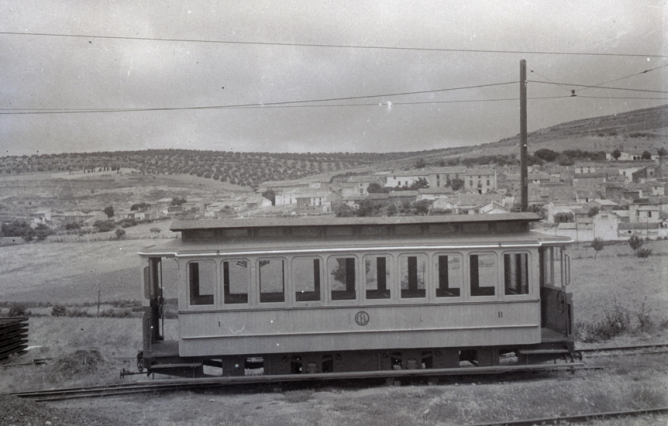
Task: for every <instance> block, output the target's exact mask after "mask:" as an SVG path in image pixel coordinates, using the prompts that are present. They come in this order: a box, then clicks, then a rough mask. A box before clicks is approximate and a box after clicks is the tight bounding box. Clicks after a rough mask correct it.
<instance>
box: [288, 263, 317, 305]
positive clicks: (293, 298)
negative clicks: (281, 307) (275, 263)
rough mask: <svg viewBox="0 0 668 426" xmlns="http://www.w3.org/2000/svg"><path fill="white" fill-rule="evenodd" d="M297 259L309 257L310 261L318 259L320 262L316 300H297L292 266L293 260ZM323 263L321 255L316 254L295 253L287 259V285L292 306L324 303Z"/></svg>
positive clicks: (293, 265)
mask: <svg viewBox="0 0 668 426" xmlns="http://www.w3.org/2000/svg"><path fill="white" fill-rule="evenodd" d="M299 259H309V260H311V261H313V260H315V259H318V261H319V262H320V270H319V279H320V289H319V290H320V297H319V299H317V300H297V283H296V281H295V273H294V267H295V260H299ZM323 265H326V262H325V260H324V259H323V257H322V256H318V255H308V254H303V255H297V256H293V257H292V258H290V261H289V268H288V285H287V287H289V288H290V290H289V293H290V303H291V304H292V306H297V307H304V306H323V305H324V304H325V300H326V294H325V293H326V287H327V285H326V282H325V270H324V268H323Z"/></svg>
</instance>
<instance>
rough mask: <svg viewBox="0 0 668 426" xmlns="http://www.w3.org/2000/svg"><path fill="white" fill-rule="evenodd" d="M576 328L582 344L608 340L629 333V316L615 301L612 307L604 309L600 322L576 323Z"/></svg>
mask: <svg viewBox="0 0 668 426" xmlns="http://www.w3.org/2000/svg"><path fill="white" fill-rule="evenodd" d="M576 328H577V333H578V335H579V337H580V338H581V339H582V340H583V341H584V342H588V343H589V342H599V341H601V340H610V339H612V338H613V337H616V336H619V335H621V334H624V333H626V332H628V331H631V314H630V313H629V311H628V309H626V308H624V307H623V306H621V305H619V304H618V303H617V301H615V302H614V304H613V306H611V307H608V308H606V310H605V316H604V318H603V319H602V320H600V321H598V322H595V323H593V324H583V323H578V325H577V327H576Z"/></svg>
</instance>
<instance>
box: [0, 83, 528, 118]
mask: <svg viewBox="0 0 668 426" xmlns="http://www.w3.org/2000/svg"><path fill="white" fill-rule="evenodd" d="M509 84H517V82H516V81H510V82H504V83H490V84H477V85H473V86H461V87H450V88H446V89H430V90H418V91H412V92H398V93H385V94H378V95H362V96H346V97H339V98H325V99H306V100H296V101H280V102H263V103H253V104H236V105H212V106H195V107H163V108H91V109H84V108H71V109H39V108H23V109H18V108H13V109H2V110H0V111H2V112H0V114H4V115H10V114H12V115H17V114H63V113H77V114H80V113H93V112H141V111H175V110H202V109H228V108H249V107H266V106H273V105H291V104H303V103H317V102H332V101H349V100H357V99H370V98H381V97H392V96H408V95H420V94H426V93H441V92H450V91H456V90H470V89H480V88H487V87H494V86H505V85H509Z"/></svg>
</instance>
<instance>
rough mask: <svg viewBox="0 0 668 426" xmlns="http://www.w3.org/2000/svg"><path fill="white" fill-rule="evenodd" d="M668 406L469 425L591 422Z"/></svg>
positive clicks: (655, 411) (663, 410)
mask: <svg viewBox="0 0 668 426" xmlns="http://www.w3.org/2000/svg"><path fill="white" fill-rule="evenodd" d="M667 413H668V407H663V408H647V409H641V410H626V411H611V412H606V413H588V414H575V415H572V416H559V417H545V418H541V419H529V420H501V421H494V422H488V423H475V424H472V425H469V426H532V425H552V424H554V425H557V424H562V423H561V422H589V421H592V420H601V419H611V418H615V417H631V416H642V415H645V414H667Z"/></svg>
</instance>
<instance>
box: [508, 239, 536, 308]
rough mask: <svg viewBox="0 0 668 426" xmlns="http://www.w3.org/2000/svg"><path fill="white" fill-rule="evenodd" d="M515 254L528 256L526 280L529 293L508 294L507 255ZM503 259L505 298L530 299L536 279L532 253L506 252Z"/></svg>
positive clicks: (525, 251)
mask: <svg viewBox="0 0 668 426" xmlns="http://www.w3.org/2000/svg"><path fill="white" fill-rule="evenodd" d="M513 254H519V255H526V280H527V292H526V293H517V294H512V293H507V292H506V289H507V287H506V255H513ZM501 258H502V259H503V271H502V276H503V278H502V281H503V286H502V287H503V296H504V297H511V298H512V299H513V300H514V299H517V298H520V297H530V296H531V295H532V294H533V292H534V290H533V287H534V284H533V282H534V277H533V274H532V270H533V258H532V257H531V252H530V251H529V250H506V251H504V252H502V253H501Z"/></svg>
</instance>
